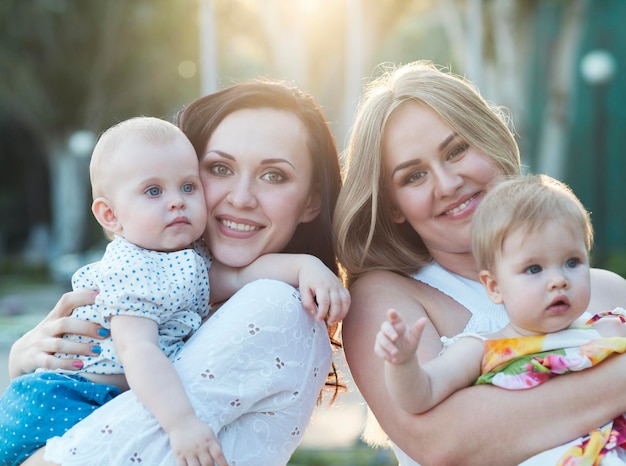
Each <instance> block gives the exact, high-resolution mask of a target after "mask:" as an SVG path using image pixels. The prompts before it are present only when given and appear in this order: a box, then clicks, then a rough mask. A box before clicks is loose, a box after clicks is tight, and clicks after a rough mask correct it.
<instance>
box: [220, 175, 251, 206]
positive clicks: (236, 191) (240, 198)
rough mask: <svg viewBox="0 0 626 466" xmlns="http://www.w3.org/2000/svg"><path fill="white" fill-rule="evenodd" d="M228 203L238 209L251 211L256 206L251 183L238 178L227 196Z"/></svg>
mask: <svg viewBox="0 0 626 466" xmlns="http://www.w3.org/2000/svg"><path fill="white" fill-rule="evenodd" d="M227 200H228V202H230V204H231V205H232V206H233V207H235V208H238V209H252V208H254V207H256V205H257V198H256V195H255V193H254V187H253V183H252V182H251V181H249V180H247V179H245V178H240V179H239V180H238V181H237V182H236V183H234V184H233V186H232V187H231V189H230V191H229V192H228V196H227Z"/></svg>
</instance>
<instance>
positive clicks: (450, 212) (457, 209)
mask: <svg viewBox="0 0 626 466" xmlns="http://www.w3.org/2000/svg"><path fill="white" fill-rule="evenodd" d="M472 199H474V196H472V197H470V198H469V199H468V200H467V201H465V202H464V203H463V204H459V205H458V206H456V207H455V208H454V209H450V210H448V211H446V212H444V215H450V214H456V213H457V212H461V211H462V210H463V209H465V208H466V207H467V206H468V205H469V203H470V201H471V200H472Z"/></svg>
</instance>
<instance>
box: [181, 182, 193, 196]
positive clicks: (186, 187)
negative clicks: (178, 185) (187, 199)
mask: <svg viewBox="0 0 626 466" xmlns="http://www.w3.org/2000/svg"><path fill="white" fill-rule="evenodd" d="M182 191H183V192H184V193H186V194H189V193H192V192H193V191H194V186H193V183H185V184H184V185H183V187H182Z"/></svg>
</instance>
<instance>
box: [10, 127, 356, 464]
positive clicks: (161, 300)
mask: <svg viewBox="0 0 626 466" xmlns="http://www.w3.org/2000/svg"><path fill="white" fill-rule="evenodd" d="M90 177H91V183H92V193H93V198H94V200H93V203H92V212H93V214H94V216H95V218H96V219H97V220H98V222H99V223H100V225H102V227H103V229H104V230H105V232H106V233H107V236H109V238H111V239H112V241H111V242H110V243H109V244H108V246H107V248H106V251H105V254H104V255H103V257H102V259H101V260H100V261H99V262H96V263H93V264H89V265H87V266H85V267H83V268H81V269H80V270H78V271H77V272H76V273H75V274H74V276H73V278H72V285H73V288H74V289H79V288H88V289H94V290H98V291H99V293H98V295H97V297H96V302H95V304H93V305H90V306H83V307H80V308H77V309H75V310H74V313H73V316H74V317H76V318H80V319H85V320H90V321H94V322H97V323H99V324H100V325H101V326H102V327H103V328H104V329H109V331H110V335H109V337H108V338H107V339H105V340H104V341H100V340H98V341H97V342H96V341H95V340H94V341H92V342H91V343H93V344H94V348H95V349H97V355H96V356H93V357H81V359H80V362H79V363H78V365H81V364H82V367H80V368H79V370H78V371H56V372H50V371H45V370H40V371H37V372H35V373H34V374H27V375H23V376H21V377H18V378H17V379H15V380H13V381H12V383H11V384H10V386H9V387H8V389H7V391H6V392H5V394H4V395H3V396H2V398H1V399H0V464H20V463H21V462H22V461H24V460H25V459H26V458H27V457H28V456H30V455H31V454H33V453H34V452H35V451H36V450H38V449H39V448H40V447H42V446H43V445H45V442H46V440H47V439H48V438H51V437H53V436H57V435H62V434H63V433H64V432H65V431H67V430H68V429H69V428H70V427H71V426H72V425H74V424H76V423H77V422H78V421H80V420H81V419H83V418H84V417H86V416H87V415H88V414H89V413H90V412H91V411H93V410H95V409H97V408H98V407H99V406H101V405H102V404H104V403H106V402H107V401H109V400H111V399H112V398H114V397H115V396H117V395H118V394H119V393H121V392H122V391H124V390H127V389H128V388H132V389H133V391H135V393H136V394H137V396H138V397H139V398H140V400H141V401H142V402H143V403H144V404H145V405H146V407H147V408H148V409H149V410H150V411H151V412H152V413H153V415H154V416H155V417H156V418H157V420H158V421H159V423H160V424H161V426H162V428H163V429H164V430H165V431H166V432H167V433H168V435H169V437H170V443H171V446H172V450H173V451H174V452H176V455H177V458H178V459H179V460H181V461H182V462H184V461H187V462H190V461H191V462H195V461H198V462H200V459H201V458H206V457H207V455H209V456H210V457H211V458H212V459H213V460H214V461H215V463H216V464H218V465H226V464H227V463H226V460H225V459H224V456H223V454H222V451H221V447H220V445H219V442H218V441H217V438H216V436H215V434H214V432H213V431H212V430H211V428H209V426H208V425H206V424H205V423H203V422H202V421H201V420H200V419H199V418H198V417H197V416H196V415H195V412H194V408H193V407H192V405H191V403H190V402H189V400H188V398H187V396H186V394H185V390H184V387H183V385H182V383H181V381H180V379H179V377H178V375H177V373H176V371H175V369H174V367H173V366H172V364H171V362H170V361H171V360H172V359H173V358H175V356H176V354H177V353H178V351H179V350H180V348H181V347H182V345H183V344H184V341H185V339H186V338H187V337H188V336H189V335H191V333H192V332H193V331H194V330H196V329H197V328H198V327H199V326H200V325H201V323H202V321H203V319H204V318H206V317H207V315H208V313H209V309H210V306H209V302H210V301H213V302H220V301H222V300H224V299H226V298H228V297H230V296H231V295H232V294H233V293H235V292H236V291H237V290H238V289H239V288H241V287H242V286H243V285H245V284H246V283H249V282H251V281H253V280H256V279H260V278H272V279H276V280H282V281H286V282H288V283H290V284H292V285H294V286H298V285H299V286H300V289H301V293H302V295H303V304H304V305H305V307H306V308H307V309H308V310H310V311H311V312H315V313H316V314H317V317H318V318H319V319H323V318H328V320H329V321H338V320H341V319H342V318H343V317H344V316H345V314H346V312H347V309H348V307H349V295H348V293H347V291H346V290H345V288H343V286H342V285H341V283H340V281H339V280H338V278H337V277H336V276H335V275H334V274H333V273H332V272H331V271H330V270H329V269H327V268H326V267H325V266H324V265H323V263H322V262H321V261H319V260H318V259H317V258H315V257H313V256H307V255H292V254H267V255H265V256H261V257H260V258H259V259H257V260H256V261H254V262H253V263H252V264H250V265H249V266H246V267H243V268H240V269H233V268H230V267H227V266H225V265H222V264H220V263H218V262H216V261H213V260H212V259H211V257H210V255H209V253H208V251H207V250H206V248H205V247H204V242H203V241H202V240H201V236H202V234H203V232H204V230H205V228H206V223H207V209H206V206H205V201H204V195H203V191H202V185H201V183H200V176H199V170H198V159H197V155H196V152H195V150H194V148H193V146H192V144H191V143H190V142H189V140H188V139H187V137H186V136H185V135H184V133H182V131H181V130H180V129H179V128H178V127H176V126H175V125H173V124H171V123H168V122H166V121H164V120H160V119H158V118H152V117H137V118H131V119H130V120H126V121H123V122H122V123H119V124H117V125H115V126H113V127H112V128H110V129H109V130H107V131H105V132H104V133H103V134H102V136H101V137H100V139H99V140H98V143H97V144H96V147H95V148H94V152H93V155H92V159H91V164H90ZM209 278H210V281H211V284H212V285H213V286H212V287H211V288H210V287H209ZM315 298H317V301H318V302H320V303H321V302H323V303H325V304H324V305H321V304H320V306H315ZM331 298H332V299H331ZM326 303H327V304H326ZM67 338H76V339H78V340H77V341H80V339H79V338H80V337H74V336H67ZM82 341H84V340H82ZM59 357H64V355H59ZM65 357H72V358H74V357H75V356H73V355H65Z"/></svg>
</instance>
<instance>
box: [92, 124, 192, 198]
mask: <svg viewBox="0 0 626 466" xmlns="http://www.w3.org/2000/svg"><path fill="white" fill-rule="evenodd" d="M181 136H182V137H186V136H185V135H184V133H183V132H182V131H181V130H180V129H179V128H178V127H177V126H176V125H174V124H173V123H170V122H168V121H166V120H162V119H160V118H155V117H146V116H139V117H133V118H130V119H128V120H124V121H122V122H120V123H118V124H116V125H114V126H112V127H110V128H109V129H107V130H106V131H104V132H103V133H102V134H101V135H100V137H99V138H98V142H97V144H96V146H95V147H94V149H93V153H92V154H91V162H90V164H89V178H90V181H91V194H92V196H93V198H94V199H95V198H97V197H101V196H104V197H107V194H108V193H107V188H106V186H107V180H108V177H109V176H110V175H111V173H109V170H108V168H109V167H110V166H111V164H110V163H107V162H111V160H112V159H113V157H115V156H116V155H117V149H118V148H119V147H120V145H121V144H122V143H123V142H126V141H128V140H130V139H133V138H135V139H139V140H143V141H147V142H150V143H154V144H160V143H165V142H169V141H172V140H173V139H175V138H177V137H181Z"/></svg>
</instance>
